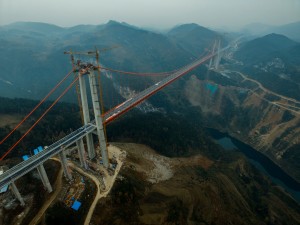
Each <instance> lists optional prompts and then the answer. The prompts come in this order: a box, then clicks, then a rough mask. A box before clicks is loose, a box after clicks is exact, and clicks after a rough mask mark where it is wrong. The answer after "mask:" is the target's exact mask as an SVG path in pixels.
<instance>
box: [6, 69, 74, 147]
mask: <svg viewBox="0 0 300 225" xmlns="http://www.w3.org/2000/svg"><path fill="white" fill-rule="evenodd" d="M72 72H73V70H71V71H70V72H69V73H68V74H67V75H66V76H65V77H64V78H63V79H62V80H61V81H60V82H59V83H58V84H57V85H56V86H55V87H54V88H53V89H52V90H51V91H50V92H49V93H48V94H47V95H46V96H45V97H44V98H43V99H42V100H41V101H40V102H39V103H38V104H37V105H36V106H35V107H34V109H33V110H32V111H31V112H30V113H28V114H27V116H25V117H24V119H23V120H22V121H21V122H20V123H19V124H18V125H17V126H16V127H15V128H14V129H13V130H12V131H11V132H10V133H9V134H8V135H6V136H5V138H3V139H2V140H1V142H0V145H1V144H2V143H3V142H4V141H5V140H6V139H7V138H9V137H10V136H11V135H12V134H13V133H14V132H15V131H16V130H17V129H18V128H19V127H20V126H21V125H22V124H23V123H24V122H25V121H26V120H27V119H28V117H29V116H31V114H32V113H34V112H35V110H37V108H38V107H40V105H41V104H42V103H43V102H45V101H46V100H47V99H48V98H49V96H50V95H51V94H52V93H53V92H54V91H55V90H56V89H57V88H58V87H59V86H60V85H61V84H62V83H63V82H64V81H65V80H66V79H67V78H68V77H69V76H70V74H71V73H72Z"/></svg>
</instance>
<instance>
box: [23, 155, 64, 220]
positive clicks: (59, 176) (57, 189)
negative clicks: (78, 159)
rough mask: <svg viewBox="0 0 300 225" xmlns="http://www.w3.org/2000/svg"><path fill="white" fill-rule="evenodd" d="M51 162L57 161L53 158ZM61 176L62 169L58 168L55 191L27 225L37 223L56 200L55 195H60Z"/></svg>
mask: <svg viewBox="0 0 300 225" xmlns="http://www.w3.org/2000/svg"><path fill="white" fill-rule="evenodd" d="M52 160H55V161H59V160H58V159H54V158H53V159H52ZM62 174H63V169H62V167H60V170H59V172H58V176H57V179H56V181H55V184H54V186H55V191H54V192H53V193H52V195H51V197H50V198H49V199H48V200H47V201H46V202H45V203H44V205H43V207H42V208H41V209H40V210H39V212H38V213H37V214H36V216H35V217H34V218H33V219H32V220H31V222H30V223H29V225H35V224H38V223H39V221H40V220H41V218H42V217H43V215H44V213H45V212H46V210H47V209H48V208H49V206H50V205H51V203H52V202H53V201H54V200H55V199H56V197H57V195H58V194H59V193H60V191H61V188H62Z"/></svg>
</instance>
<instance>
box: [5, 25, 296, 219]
mask: <svg viewBox="0 0 300 225" xmlns="http://www.w3.org/2000/svg"><path fill="white" fill-rule="evenodd" d="M0 31H1V32H0V41H2V43H4V44H3V45H1V46H0V50H1V51H0V66H1V65H6V66H5V67H3V68H4V69H3V73H2V74H1V75H0V96H6V97H9V98H5V97H0V139H2V138H3V137H4V136H5V135H6V134H7V133H8V131H9V130H11V128H12V127H14V125H16V124H17V122H19V121H20V120H21V119H22V118H23V116H24V115H26V114H27V113H28V112H30V110H31V109H32V108H33V107H34V106H35V105H36V104H37V102H36V101H32V100H29V99H41V98H42V97H43V96H44V95H45V94H46V93H47V91H48V90H50V88H52V87H53V86H54V85H55V84H56V83H57V81H58V80H60V79H61V74H64V73H66V72H67V70H68V69H71V65H70V63H69V59H68V58H67V57H66V56H64V55H63V52H64V51H65V50H69V49H75V50H76V51H86V50H88V49H94V48H95V46H97V48H99V49H105V48H107V47H111V46H115V45H118V47H117V48H114V49H113V50H112V51H108V52H103V54H102V52H101V61H100V63H101V65H103V66H104V67H108V68H114V69H118V70H124V71H134V72H143V71H148V72H161V71H172V70H175V69H178V68H180V67H181V66H183V65H186V64H188V63H190V62H192V61H194V60H195V59H196V58H198V57H199V55H201V54H203V55H204V54H207V53H208V52H209V50H208V47H209V46H213V45H214V42H213V40H214V39H216V38H217V39H219V40H221V41H222V44H223V46H224V45H225V44H227V43H229V42H231V41H233V40H236V39H237V37H238V35H239V34H230V35H232V36H230V35H228V34H226V35H225V34H223V33H220V32H216V31H213V30H210V29H208V28H205V27H202V26H199V25H197V24H184V25H180V26H176V27H174V28H173V29H171V30H170V31H168V32H165V33H156V32H153V31H149V30H146V29H141V28H138V27H135V26H131V25H129V24H126V23H119V22H116V21H110V22H108V23H107V24H103V25H97V26H96V25H95V26H88V25H81V26H76V27H70V28H62V27H57V26H54V25H50V24H42V23H16V24H11V25H7V26H4V27H0ZM78 43H80V44H78ZM299 46H300V44H299V43H298V42H296V41H294V40H290V39H289V38H288V37H285V36H283V35H278V34H267V35H266V36H263V37H257V38H256V37H250V38H249V39H247V38H246V39H245V40H244V39H242V40H241V42H240V43H237V45H236V46H235V48H233V50H232V52H230V53H229V54H228V55H225V56H224V57H223V58H222V60H221V64H220V67H219V68H215V69H213V68H208V66H207V65H202V66H200V67H199V68H197V69H195V70H193V71H192V72H190V73H189V74H187V75H185V76H183V77H182V78H181V79H179V80H178V81H176V82H174V83H173V84H172V85H170V86H168V87H166V88H165V89H163V90H162V91H161V92H159V93H157V94H156V95H154V96H152V97H151V98H149V99H147V101H146V102H145V103H143V104H142V105H139V106H138V107H136V108H135V109H133V110H131V111H129V112H128V113H126V115H124V116H123V117H121V118H120V119H118V120H116V121H114V122H112V123H110V124H109V126H107V131H106V132H107V133H106V135H107V138H108V141H109V142H111V143H112V145H114V146H116V147H117V148H119V149H121V150H122V151H125V152H127V157H126V160H125V161H124V163H123V165H122V163H118V165H119V167H118V168H117V170H118V172H119V171H120V173H119V174H118V173H116V175H115V176H114V177H113V178H112V179H111V180H110V178H107V180H106V182H108V183H111V185H110V186H109V187H108V188H107V189H106V192H105V193H104V194H103V192H102V191H103V190H101V188H103V187H101V184H102V185H103V183H101V182H97V179H96V178H95V176H94V175H95V174H94V175H93V176H92V175H91V176H89V175H88V174H87V172H86V171H85V172H84V171H82V170H80V169H78V168H77V167H76V165H74V164H72V163H69V168H70V170H72V171H73V172H74V174H75V173H76V174H77V175H76V176H77V177H80V176H81V175H82V176H83V175H84V176H85V177H86V178H87V177H89V178H87V181H86V182H87V186H88V188H87V189H86V192H84V194H83V195H82V198H84V199H85V200H86V203H87V204H85V205H84V208H83V209H82V210H81V211H79V214H75V213H74V211H72V210H71V209H70V208H67V207H65V205H64V204H62V202H63V201H60V200H58V201H57V199H58V198H60V199H64V198H65V196H63V195H61V196H60V197H57V196H56V194H57V195H58V196H59V194H58V192H59V190H60V188H63V187H67V186H68V185H70V184H68V183H67V182H66V180H65V178H62V172H61V168H60V167H59V164H58V163H57V162H51V163H50V162H48V163H49V164H51V165H53V168H52V170H51V169H50V170H51V182H52V183H53V182H54V181H55V180H56V184H57V186H56V191H55V192H54V193H53V195H52V196H50V195H48V194H45V193H46V191H45V190H43V191H41V193H39V195H38V198H35V197H33V195H30V193H28V192H27V191H25V190H24V189H23V188H22V189H21V192H22V194H23V193H26V194H29V195H30V196H29V197H28V199H29V198H30V199H31V200H30V201H31V204H32V205H31V206H32V207H33V208H34V211H32V214H33V213H34V212H38V210H41V211H40V214H41V215H38V216H37V217H36V219H34V220H33V222H32V224H37V223H39V222H40V224H51V223H55V224H58V221H60V220H61V221H68V219H69V222H70V223H71V222H72V221H73V222H74V223H77V224H88V222H87V221H89V220H90V221H91V224H261V225H263V224H298V223H300V214H299V212H300V208H299V203H297V202H296V201H295V200H294V199H293V198H292V197H291V196H290V195H289V194H288V193H285V191H284V190H282V189H281V188H280V187H278V186H276V184H274V183H272V181H271V180H270V179H269V178H267V177H265V176H264V175H263V174H261V172H260V171H259V170H257V169H256V168H255V167H253V165H251V164H250V163H249V162H248V161H247V160H246V158H245V156H243V155H242V154H241V153H239V152H236V151H232V152H228V151H224V150H223V149H222V147H221V146H220V145H218V144H216V143H215V142H214V141H213V140H212V138H211V137H210V136H209V135H208V133H207V132H206V131H205V130H206V129H207V128H213V129H216V130H218V131H220V132H222V133H224V134H227V135H229V136H231V137H234V138H236V139H237V140H239V141H241V142H243V143H245V144H247V145H249V146H251V147H253V148H254V149H255V150H256V151H258V152H259V153H262V154H263V155H264V156H267V157H268V158H269V159H271V160H272V161H273V162H274V163H275V164H276V165H278V166H280V168H282V169H283V170H284V171H285V172H286V173H287V174H289V175H290V176H291V177H292V178H293V179H295V180H296V181H297V182H298V183H300V166H299V159H300V152H299V148H300V102H299V101H300V95H299V93H300V80H299V72H300V68H299V62H300V61H299V60H300V55H299V53H300V52H299V51H297V49H299ZM12 58H13V59H14V60H11V59H12ZM78 59H83V60H85V59H86V58H84V57H82V58H78ZM8 68H13V70H8ZM24 74H26V76H24ZM100 74H101V82H102V91H103V106H104V108H105V110H106V111H108V110H109V109H111V108H112V107H114V106H115V105H118V104H120V103H121V102H124V101H126V100H130V99H132V98H133V95H134V94H135V93H138V92H140V91H141V90H143V89H144V87H147V85H148V86H149V85H150V84H152V85H155V84H159V83H160V80H159V79H160V78H157V77H149V76H148V77H143V78H141V79H140V77H132V76H120V75H119V76H116V75H115V74H113V73H112V72H111V71H110V72H108V71H102V70H101V73H100ZM72 79H73V78H72V77H70V78H68V80H67V82H70V81H71V80H72ZM99 79H100V77H99ZM65 86H66V84H64V85H63V86H62V87H60V88H61V90H63V89H64V88H65ZM61 90H60V91H61ZM56 95H58V94H57V93H56V94H54V96H53V97H52V100H53V99H55V98H56ZM75 96H76V90H75V88H74V89H72V90H71V91H70V93H68V94H67V95H66V96H65V97H64V99H63V100H64V101H65V102H62V103H59V104H58V105H57V106H55V107H54V108H53V109H52V111H50V113H49V115H47V116H46V117H45V119H44V120H42V121H41V123H40V124H39V125H38V126H37V127H36V129H35V130H34V131H33V132H32V133H31V134H30V135H29V136H28V138H27V139H24V141H22V142H21V143H20V146H19V147H18V148H16V151H14V152H13V154H12V155H10V157H9V159H8V160H7V161H3V162H1V163H0V165H8V166H10V167H11V166H13V165H15V164H17V163H19V162H21V157H22V155H24V154H32V153H31V151H32V149H34V148H35V147H36V146H39V145H43V146H47V145H49V144H51V143H53V142H55V141H57V140H59V139H61V138H62V137H64V136H65V135H66V134H68V133H70V132H72V131H73V130H75V129H77V128H78V127H80V126H81V121H80V120H81V118H80V113H79V112H80V107H78V106H77V105H76V104H73V103H74V102H76V101H77V99H76V97H75ZM20 97H21V98H20ZM66 102H70V103H66ZM51 103H52V102H51V100H50V101H49V102H46V103H45V105H44V106H43V107H42V108H41V109H39V110H38V111H37V112H36V113H34V114H33V118H32V119H30V120H29V121H27V122H26V123H25V124H24V125H23V126H22V127H21V129H19V130H18V131H17V132H16V133H15V134H14V136H12V137H11V139H9V140H8V142H7V143H4V144H3V145H1V149H0V153H1V154H2V153H3V152H4V151H5V150H7V149H8V148H9V146H10V145H11V144H13V143H14V142H15V141H16V140H17V139H18V138H19V137H20V136H21V135H22V133H23V132H24V130H26V128H27V127H29V126H31V125H32V124H33V123H34V122H35V120H36V118H38V114H40V113H41V112H43V110H44V109H46V108H47V107H48V106H49V105H50V104H51ZM88 113H90V114H91V115H92V112H88ZM76 160H78V157H77V159H76ZM49 161H50V160H49ZM93 163H94V164H95V165H96V164H98V162H93ZM93 163H92V164H91V165H94V164H93ZM121 165H122V169H121ZM49 167H50V165H48V167H47V168H49ZM75 170H76V171H77V172H75ZM102 172H103V171H102ZM89 173H90V172H89ZM79 174H81V175H79ZM32 176H33V177H34V176H36V174H31V175H30V174H28V175H27V176H26V177H25V179H22V180H21V181H19V182H20V183H18V186H22V185H25V181H28V180H30V179H31V177H32ZM96 177H97V176H96ZM78 179H79V178H78ZM95 179H96V180H95ZM79 180H80V179H79ZM34 182H35V183H37V182H39V181H38V179H34ZM60 182H62V183H63V185H62V186H60V185H61V184H60ZM114 182H115V183H114ZM112 184H114V185H112ZM81 185H82V184H81ZM99 185H100V186H99ZM37 186H38V185H37V184H34V185H32V186H31V189H30V191H29V192H32V193H35V192H34V191H33V190H34V189H35V188H37ZM70 187H71V186H70ZM38 188H39V190H41V187H40V186H39V187H38ZM76 188H77V187H76ZM76 188H75V189H76ZM68 190H69V189H68ZM32 193H31V194H32ZM88 193H90V194H88ZM35 194H36V193H35ZM43 194H45V196H41V195H43ZM87 196H88V197H87ZM45 197H47V198H48V197H49V199H50V200H49V201H48V202H46V201H45ZM45 202H46V204H44V207H42V204H43V203H45ZM14 210H15V211H13V212H14V213H16V212H21V208H20V207H19V206H16V208H14ZM61 211H64V212H65V214H66V216H65V217H64V218H63V217H61V216H60V217H58V215H60V212H61ZM1 212H2V214H1ZM1 212H0V214H1V215H0V224H1V217H2V219H3V221H8V220H9V219H10V218H12V214H9V212H8V214H7V211H5V210H4V215H3V211H1ZM22 215H23V214H22ZM32 218H33V216H32V215H30V216H29V217H26V218H25V219H24V220H23V224H27V222H28V221H29V220H31V219H32ZM85 218H87V219H86V220H85ZM24 221H25V222H24ZM38 221H39V222H38Z"/></svg>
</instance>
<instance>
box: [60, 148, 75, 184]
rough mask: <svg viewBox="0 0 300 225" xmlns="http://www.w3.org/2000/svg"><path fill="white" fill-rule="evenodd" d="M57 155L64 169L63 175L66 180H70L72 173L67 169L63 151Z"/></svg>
mask: <svg viewBox="0 0 300 225" xmlns="http://www.w3.org/2000/svg"><path fill="white" fill-rule="evenodd" d="M58 155H59V158H60V162H61V166H62V167H63V170H64V174H65V177H66V178H67V179H68V180H72V175H71V173H70V171H69V170H68V162H67V158H66V155H65V153H64V151H61V152H60V153H59V154H58Z"/></svg>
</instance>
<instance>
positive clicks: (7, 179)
mask: <svg viewBox="0 0 300 225" xmlns="http://www.w3.org/2000/svg"><path fill="white" fill-rule="evenodd" d="M227 48H229V47H225V48H223V49H221V50H220V52H221V51H224V50H226V49H227ZM216 54H217V53H214V54H209V55H207V56H205V57H204V58H201V59H199V60H196V61H194V62H192V63H191V64H189V65H187V66H185V67H182V68H181V69H179V70H178V71H176V72H174V73H173V74H172V75H170V76H168V77H166V78H165V79H163V80H162V81H160V82H158V83H156V84H154V85H153V86H151V87H149V88H147V89H146V90H144V91H142V92H140V93H139V94H137V95H136V96H134V97H133V98H130V99H128V100H127V101H125V102H124V103H122V104H120V105H118V106H116V107H115V108H113V109H112V110H111V111H109V112H108V113H106V114H104V115H103V121H104V123H106V124H108V123H110V122H111V121H113V120H114V119H116V118H117V117H119V116H120V115H122V114H124V113H125V112H127V111H128V110H130V109H131V108H133V107H134V106H136V105H137V104H139V103H140V102H142V101H143V100H145V99H146V98H148V97H150V96H151V95H153V94H155V93H156V92H158V91H159V90H161V89H162V88H164V87H165V86H167V85H169V84H170V83H172V82H173V81H175V80H176V79H178V78H179V77H181V76H183V75H184V74H186V73H188V72H190V71H191V70H193V69H194V68H195V67H197V66H199V65H201V64H202V63H204V62H206V61H207V60H209V59H211V58H212V57H214V56H215V55H216ZM95 129H96V126H95V123H94V122H91V123H89V124H87V125H85V126H83V127H80V128H79V129H77V130H75V131H74V132H72V133H70V134H69V135H67V136H65V137H64V138H62V139H60V140H59V141H57V142H55V143H53V144H52V145H50V146H49V147H48V148H47V149H45V150H44V151H42V152H40V153H38V154H36V155H34V156H32V157H30V158H29V159H28V160H26V161H23V162H21V163H19V164H18V165H16V166H14V167H12V168H10V169H9V170H7V171H5V172H4V173H3V174H1V175H0V188H2V187H4V186H5V185H8V184H10V183H12V182H13V181H15V180H17V179H18V178H20V177H21V176H23V175H24V174H26V173H28V172H30V171H31V170H33V169H35V168H36V167H37V166H38V165H40V164H41V163H43V162H45V161H46V160H47V159H49V158H51V157H53V156H55V155H57V154H58V153H59V152H61V151H62V150H63V149H64V148H66V147H68V146H70V145H72V144H74V143H75V142H76V141H77V140H79V139H81V138H83V137H84V136H85V135H86V134H88V133H91V132H93V131H94V130H95Z"/></svg>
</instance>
